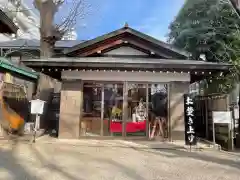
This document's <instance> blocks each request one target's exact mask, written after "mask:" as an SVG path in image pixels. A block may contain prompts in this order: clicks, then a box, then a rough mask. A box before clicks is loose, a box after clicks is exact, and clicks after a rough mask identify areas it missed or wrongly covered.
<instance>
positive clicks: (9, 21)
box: [0, 10, 19, 34]
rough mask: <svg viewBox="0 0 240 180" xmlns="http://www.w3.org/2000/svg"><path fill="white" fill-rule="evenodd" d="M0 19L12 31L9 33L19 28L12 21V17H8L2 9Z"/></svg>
mask: <svg viewBox="0 0 240 180" xmlns="http://www.w3.org/2000/svg"><path fill="white" fill-rule="evenodd" d="M0 21H1V22H2V23H3V24H5V25H6V26H7V27H8V28H9V29H10V30H11V31H12V32H11V33H15V34H16V33H17V30H18V29H19V28H18V27H17V26H16V25H15V24H14V22H13V21H12V19H10V18H9V17H8V16H7V15H6V13H5V12H3V11H2V10H0Z"/></svg>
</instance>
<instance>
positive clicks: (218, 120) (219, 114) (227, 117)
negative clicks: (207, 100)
mask: <svg viewBox="0 0 240 180" xmlns="http://www.w3.org/2000/svg"><path fill="white" fill-rule="evenodd" d="M212 117H213V123H212V126H213V130H212V132H213V143H214V145H215V144H216V135H215V124H228V137H231V132H232V114H231V111H213V112H212ZM231 138H232V137H231Z"/></svg>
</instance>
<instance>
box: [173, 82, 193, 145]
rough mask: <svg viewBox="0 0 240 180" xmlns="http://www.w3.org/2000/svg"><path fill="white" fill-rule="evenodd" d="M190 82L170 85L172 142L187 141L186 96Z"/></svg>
mask: <svg viewBox="0 0 240 180" xmlns="http://www.w3.org/2000/svg"><path fill="white" fill-rule="evenodd" d="M188 89H189V83H188V82H171V83H170V84H169V128H170V129H169V131H170V139H171V140H173V141H174V140H184V139H185V134H184V131H185V124H184V94H185V93H187V92H188Z"/></svg>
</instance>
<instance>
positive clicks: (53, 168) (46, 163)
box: [31, 145, 82, 180]
mask: <svg viewBox="0 0 240 180" xmlns="http://www.w3.org/2000/svg"><path fill="white" fill-rule="evenodd" d="M31 150H32V151H33V153H34V154H35V156H36V158H37V159H38V160H39V161H40V162H41V164H43V165H44V167H45V168H48V169H50V170H51V171H54V172H58V173H59V174H61V175H63V176H64V177H66V178H68V179H70V180H82V178H80V177H74V176H72V175H71V174H69V173H67V172H66V171H64V170H63V169H61V168H60V167H58V166H56V165H55V164H53V163H50V162H49V160H46V159H45V158H44V157H43V156H42V155H41V153H40V152H39V151H38V150H37V149H36V148H35V147H34V145H33V146H31Z"/></svg>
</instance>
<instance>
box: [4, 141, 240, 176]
mask: <svg viewBox="0 0 240 180" xmlns="http://www.w3.org/2000/svg"><path fill="white" fill-rule="evenodd" d="M0 179H3V180H26V179H27V180H54V179H56V180H102V179H109V180H112V179H116V180H117V179H126V180H133V179H134V180H157V179H159V180H160V179H161V180H175V179H178V180H181V179H182V180H198V179H199V180H225V179H226V180H227V179H229V180H238V179H239V180H240V154H239V155H238V154H236V155H229V154H226V153H220V152H213V151H203V152H186V151H184V150H180V149H175V150H174V149H164V148H163V149H158V150H153V149H150V148H141V147H114V146H112V147H111V146H109V147H104V146H97V145H96V146H87V145H86V144H85V145H82V146H73V145H69V144H34V145H30V144H22V143H21V144H20V143H14V144H6V143H2V144H1V143H0Z"/></svg>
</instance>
